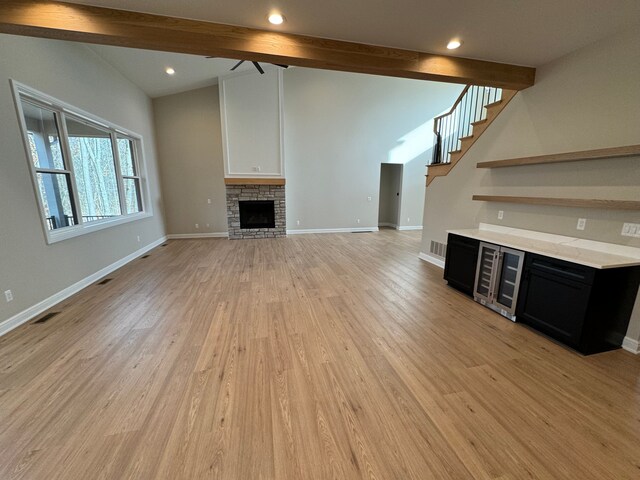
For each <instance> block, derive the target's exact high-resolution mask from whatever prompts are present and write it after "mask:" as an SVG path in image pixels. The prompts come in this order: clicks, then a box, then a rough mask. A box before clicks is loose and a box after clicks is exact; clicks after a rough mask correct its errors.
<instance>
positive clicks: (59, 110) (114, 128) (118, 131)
mask: <svg viewBox="0 0 640 480" xmlns="http://www.w3.org/2000/svg"><path fill="white" fill-rule="evenodd" d="M10 83H11V89H12V92H13V99H14V103H15V107H16V111H17V114H18V124H19V126H20V131H21V135H22V143H23V145H24V148H25V154H26V160H27V163H28V164H29V172H30V174H31V182H32V185H33V188H34V194H35V197H36V203H37V205H38V211H39V214H40V222H41V224H42V231H43V233H44V236H45V240H46V242H47V244H49V245H50V244H53V243H56V242H60V241H63V240H67V239H69V238H74V237H77V236H80V235H86V234H88V233H92V232H96V231H99V230H104V229H106V228H110V227H115V226H117V225H122V224H124V223H129V222H134V221H137V220H142V219H145V218H149V217H152V216H153V210H152V205H151V202H150V198H151V195H150V191H149V182H148V180H147V179H148V175H147V168H146V162H145V159H144V155H143V152H144V140H143V138H142V136H141V135H138V134H137V133H135V132H132V131H130V130H128V129H126V128H123V127H121V126H119V125H116V124H114V123H112V122H109V121H107V120H104V119H102V118H100V117H98V116H96V115H93V114H91V113H89V112H86V111H84V110H81V109H79V108H77V107H74V106H73V105H70V104H68V103H66V102H63V101H61V100H58V99H56V98H54V97H52V96H50V95H47V94H45V93H43V92H40V91H38V90H36V89H34V88H31V87H28V86H26V85H24V84H22V83H19V82H17V81H15V80H13V79H11V80H10ZM23 99H24V100H26V101H27V102H29V103H32V104H34V105H36V106H39V107H41V108H44V109H47V110H50V111H52V112H53V113H54V115H55V118H56V122H57V127H58V135H59V138H60V147H61V151H62V156H63V158H64V162H65V170H64V171H62V170H56V173H68V174H69V175H70V187H71V189H72V190H73V191H71V192H69V193H70V196H71V202H72V206H73V209H74V211H75V215H76V216H77V219H76V222H77V224H76V225H73V226H69V227H63V228H60V229H54V230H49V228H48V224H47V218H46V213H45V212H46V211H45V208H44V205H43V202H42V198H41V196H40V191H39V187H38V177H37V174H38V173H39V172H41V171H43V170H44V171H45V172H46V171H47V170H48V169H42V168H37V167H36V166H35V164H34V162H33V159H32V157H31V149H30V146H29V137H28V135H29V134H28V129H27V124H26V121H25V117H24V111H23V109H22V100H23ZM67 116H68V118H69V119H72V120H74V121H79V122H83V123H88V124H89V125H93V126H95V127H96V128H98V129H102V130H106V131H107V132H108V133H109V134H110V138H111V148H112V150H113V158H114V162H115V170H116V177H117V185H118V195H119V199H120V211H121V215H120V216H118V217H115V218H108V219H102V220H95V221H91V222H85V221H84V220H83V219H82V214H83V212H82V209H81V208H80V199H79V197H78V188H77V185H76V178H75V172H74V169H73V160H72V158H71V152H70V148H69V135H68V132H67V125H66V119H67ZM118 138H125V139H128V140H130V141H131V145H132V152H131V153H132V161H133V165H134V169H135V171H134V173H136V175H135V176H133V177H131V176H128V175H127V176H123V175H122V171H121V165H120V153H119V151H118V143H117V140H118ZM125 178H135V179H137V180H138V184H139V187H140V188H139V192H140V206H141V208H142V210H141V211H140V212H135V213H130V214H129V213H127V208H126V199H125V197H124V179H125Z"/></svg>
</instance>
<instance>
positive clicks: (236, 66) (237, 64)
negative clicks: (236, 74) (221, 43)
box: [231, 60, 244, 72]
mask: <svg viewBox="0 0 640 480" xmlns="http://www.w3.org/2000/svg"><path fill="white" fill-rule="evenodd" d="M243 63H244V60H240V61H239V62H238V63H236V64H235V65H234V66H233V68H232V69H231V71H232V72H233V71H234V70H235V69H236V68H238V67H239V66H240V65H242V64H243Z"/></svg>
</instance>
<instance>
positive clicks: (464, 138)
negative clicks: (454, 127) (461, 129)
mask: <svg viewBox="0 0 640 480" xmlns="http://www.w3.org/2000/svg"><path fill="white" fill-rule="evenodd" d="M470 138H473V134H471V135H467V136H466V137H460V141H462V140H469V139H470Z"/></svg>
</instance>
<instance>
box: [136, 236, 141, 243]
mask: <svg viewBox="0 0 640 480" xmlns="http://www.w3.org/2000/svg"><path fill="white" fill-rule="evenodd" d="M136 238H137V239H138V243H140V235H138V236H137V237H136Z"/></svg>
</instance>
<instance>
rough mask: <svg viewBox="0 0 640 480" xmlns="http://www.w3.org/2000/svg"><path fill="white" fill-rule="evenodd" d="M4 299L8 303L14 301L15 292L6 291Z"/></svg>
mask: <svg viewBox="0 0 640 480" xmlns="http://www.w3.org/2000/svg"><path fill="white" fill-rule="evenodd" d="M4 298H5V299H6V300H7V303H9V302H11V301H13V292H12V291H11V290H5V291H4Z"/></svg>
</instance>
